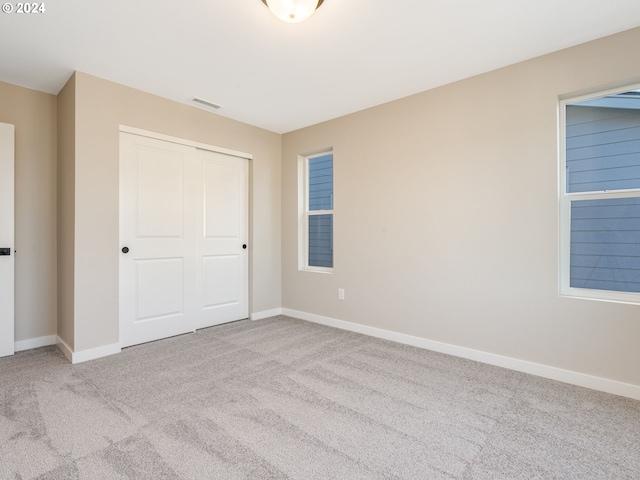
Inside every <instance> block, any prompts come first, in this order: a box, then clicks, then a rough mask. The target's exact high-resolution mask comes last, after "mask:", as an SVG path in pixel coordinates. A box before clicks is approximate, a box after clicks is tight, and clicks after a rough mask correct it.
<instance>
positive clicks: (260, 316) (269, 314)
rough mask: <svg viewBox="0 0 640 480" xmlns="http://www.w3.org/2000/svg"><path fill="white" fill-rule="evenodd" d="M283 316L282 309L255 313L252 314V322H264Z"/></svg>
mask: <svg viewBox="0 0 640 480" xmlns="http://www.w3.org/2000/svg"><path fill="white" fill-rule="evenodd" d="M278 315H282V309H281V308H274V309H273V310H264V311H262V312H255V313H252V314H251V317H250V318H251V320H264V319H265V318H271V317H276V316H278Z"/></svg>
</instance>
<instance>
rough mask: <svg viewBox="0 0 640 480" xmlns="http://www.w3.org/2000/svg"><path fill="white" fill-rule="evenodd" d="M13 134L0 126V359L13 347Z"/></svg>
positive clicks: (8, 127)
mask: <svg viewBox="0 0 640 480" xmlns="http://www.w3.org/2000/svg"><path fill="white" fill-rule="evenodd" d="M14 135H15V129H14V126H13V125H9V124H7V123H0V357H5V356H7V355H13V353H14V345H15V333H14V329H15V326H14V312H15V310H14V309H15V306H14V302H15V300H14V288H15V287H14V268H15V260H14V255H13V254H14V248H13V247H14V169H15V164H14V138H15V137H14Z"/></svg>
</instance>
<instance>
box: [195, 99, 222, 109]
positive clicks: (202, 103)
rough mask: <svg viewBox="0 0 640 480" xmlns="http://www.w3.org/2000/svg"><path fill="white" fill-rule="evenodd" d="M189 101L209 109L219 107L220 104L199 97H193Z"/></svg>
mask: <svg viewBox="0 0 640 480" xmlns="http://www.w3.org/2000/svg"><path fill="white" fill-rule="evenodd" d="M191 101H192V102H194V103H197V104H198V105H199V106H201V107H206V108H208V109H211V110H219V109H220V105H216V104H215V103H212V102H207V101H206V100H202V99H201V98H197V97H193V98H192V99H191Z"/></svg>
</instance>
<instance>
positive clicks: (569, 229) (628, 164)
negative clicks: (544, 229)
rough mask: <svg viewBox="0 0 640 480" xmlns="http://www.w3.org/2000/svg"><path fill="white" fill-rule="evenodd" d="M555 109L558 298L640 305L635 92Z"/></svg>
mask: <svg viewBox="0 0 640 480" xmlns="http://www.w3.org/2000/svg"><path fill="white" fill-rule="evenodd" d="M637 88H638V87H636V89H633V90H632V89H625V91H612V92H605V93H604V94H603V93H601V94H599V95H592V96H587V97H581V98H577V99H571V100H565V101H562V102H561V108H560V118H561V121H560V124H561V129H562V131H561V133H562V135H561V144H562V145H561V149H560V152H561V155H560V156H561V161H560V293H561V294H562V295H569V296H576V297H586V298H592V299H598V300H610V301H620V302H628V303H640V90H639V89H637Z"/></svg>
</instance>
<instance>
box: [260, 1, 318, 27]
mask: <svg viewBox="0 0 640 480" xmlns="http://www.w3.org/2000/svg"><path fill="white" fill-rule="evenodd" d="M323 1H324V0H262V3H264V4H265V5H266V6H267V7H269V10H271V13H273V14H274V15H275V16H276V17H278V18H279V19H280V20H283V21H285V22H289V23H298V22H302V21H303V20H306V19H307V18H309V17H310V16H311V15H312V14H313V12H315V11H316V8H318V7H319V6H320V5H322V2H323Z"/></svg>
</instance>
